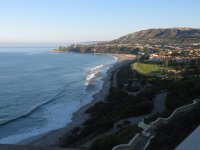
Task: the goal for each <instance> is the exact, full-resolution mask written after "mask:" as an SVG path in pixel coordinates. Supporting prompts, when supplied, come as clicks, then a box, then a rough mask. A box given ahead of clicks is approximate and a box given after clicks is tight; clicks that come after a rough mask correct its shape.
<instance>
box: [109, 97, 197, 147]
mask: <svg viewBox="0 0 200 150" xmlns="http://www.w3.org/2000/svg"><path fill="white" fill-rule="evenodd" d="M197 103H200V100H194V101H193V103H191V104H188V105H185V106H182V107H179V108H177V109H176V110H174V112H173V113H172V114H171V115H170V116H169V117H168V118H158V119H156V120H155V121H153V122H151V123H150V124H149V125H147V124H145V123H144V122H143V121H142V122H139V123H138V126H139V127H141V128H142V129H144V130H143V131H142V132H141V133H140V134H139V133H138V134H137V135H135V136H134V137H133V139H132V140H131V141H130V142H129V143H128V144H122V145H118V146H115V147H114V148H113V149H112V150H132V149H134V150H137V148H135V147H134V146H135V145H137V143H138V141H139V140H140V135H142V136H143V137H146V138H147V139H148V140H147V143H146V144H145V145H144V148H143V150H145V149H146V148H147V147H148V145H149V143H150V141H151V139H152V138H153V137H154V136H153V132H154V130H155V129H156V128H157V127H158V126H159V125H160V124H167V123H168V122H169V121H170V120H171V119H173V117H174V116H176V115H178V114H180V113H182V112H186V111H189V110H191V109H192V108H193V107H194V106H195V105H196V104H197Z"/></svg>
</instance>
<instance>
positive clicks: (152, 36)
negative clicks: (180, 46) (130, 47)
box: [111, 28, 200, 43]
mask: <svg viewBox="0 0 200 150" xmlns="http://www.w3.org/2000/svg"><path fill="white" fill-rule="evenodd" d="M199 38H200V29H192V28H166V29H148V30H142V31H138V32H134V33H131V34H128V35H126V36H123V37H121V38H119V39H117V40H114V41H111V42H119V43H133V42H141V41H143V40H152V41H153V40H172V41H173V40H178V39H181V40H187V39H188V40H191V39H192V40H195V39H199Z"/></svg>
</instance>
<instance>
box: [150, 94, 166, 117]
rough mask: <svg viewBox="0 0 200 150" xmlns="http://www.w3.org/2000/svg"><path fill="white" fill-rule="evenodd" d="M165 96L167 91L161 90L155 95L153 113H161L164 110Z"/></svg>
mask: <svg viewBox="0 0 200 150" xmlns="http://www.w3.org/2000/svg"><path fill="white" fill-rule="evenodd" d="M166 96H167V91H162V92H160V93H159V94H157V95H156V96H155V98H154V99H153V103H154V104H153V105H154V109H153V113H161V112H163V111H164V110H165V99H166Z"/></svg>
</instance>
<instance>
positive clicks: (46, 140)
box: [18, 54, 136, 147]
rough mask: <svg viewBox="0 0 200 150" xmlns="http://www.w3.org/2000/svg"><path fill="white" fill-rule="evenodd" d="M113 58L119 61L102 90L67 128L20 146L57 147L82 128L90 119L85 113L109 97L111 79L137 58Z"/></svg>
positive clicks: (29, 140) (25, 141)
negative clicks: (70, 133)
mask: <svg viewBox="0 0 200 150" xmlns="http://www.w3.org/2000/svg"><path fill="white" fill-rule="evenodd" d="M112 56H114V57H117V58H118V61H117V62H116V63H115V64H114V65H113V66H111V67H110V68H109V70H108V71H107V75H106V77H104V78H103V79H102V80H103V85H102V88H101V89H100V91H99V92H97V93H96V94H94V95H93V96H92V101H91V102H90V103H89V104H87V105H85V106H83V107H81V108H80V109H79V110H78V111H76V112H74V113H73V117H72V121H71V122H70V123H68V124H66V126H65V127H63V128H60V129H56V130H53V131H50V132H47V133H44V134H41V135H38V136H35V137H30V138H28V139H25V140H23V141H21V142H19V143H18V144H20V145H37V146H47V145H52V146H57V147H59V146H60V145H62V143H63V140H64V139H65V137H66V136H67V135H68V132H70V130H72V129H73V128H74V127H76V126H79V127H81V126H82V124H83V122H84V121H85V120H86V119H87V118H88V117H89V115H88V114H86V113H85V111H86V110H87V109H88V108H90V107H91V106H93V105H94V104H95V103H97V102H99V101H103V100H104V99H105V97H106V96H107V95H108V93H109V89H110V87H111V86H112V85H111V78H112V76H113V75H114V73H116V72H117V70H118V69H119V68H120V67H122V66H124V65H126V64H128V63H130V62H131V61H132V60H134V59H135V57H136V56H135V55H131V54H112Z"/></svg>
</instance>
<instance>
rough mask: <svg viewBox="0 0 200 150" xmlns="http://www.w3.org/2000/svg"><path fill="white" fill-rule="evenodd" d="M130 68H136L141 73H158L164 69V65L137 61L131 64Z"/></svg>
mask: <svg viewBox="0 0 200 150" xmlns="http://www.w3.org/2000/svg"><path fill="white" fill-rule="evenodd" d="M132 68H133V69H136V70H137V71H138V72H140V73H142V74H152V73H158V72H160V71H162V70H163V69H166V67H163V66H161V65H157V64H145V63H139V62H136V63H134V64H132Z"/></svg>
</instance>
